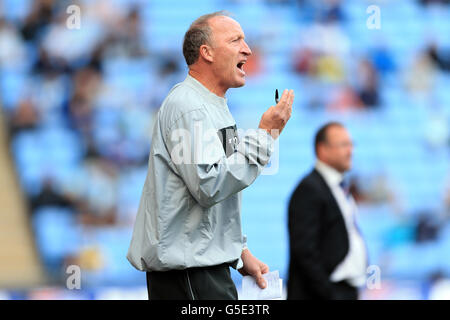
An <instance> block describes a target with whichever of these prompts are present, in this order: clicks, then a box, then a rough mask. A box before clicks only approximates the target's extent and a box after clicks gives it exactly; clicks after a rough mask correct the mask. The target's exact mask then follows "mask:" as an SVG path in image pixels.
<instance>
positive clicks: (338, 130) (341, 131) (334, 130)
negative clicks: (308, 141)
mask: <svg viewBox="0 0 450 320" xmlns="http://www.w3.org/2000/svg"><path fill="white" fill-rule="evenodd" d="M344 139H345V140H349V139H350V134H349V133H348V131H347V129H345V128H344V127H341V126H331V127H329V128H328V130H327V140H328V141H337V140H344Z"/></svg>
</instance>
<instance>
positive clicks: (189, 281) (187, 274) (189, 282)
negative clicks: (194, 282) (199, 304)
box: [186, 269, 195, 300]
mask: <svg viewBox="0 0 450 320" xmlns="http://www.w3.org/2000/svg"><path fill="white" fill-rule="evenodd" d="M186 276H187V282H188V287H189V292H190V293H191V297H192V300H195V297H194V291H192V286H191V279H190V278H189V271H188V270H187V269H186Z"/></svg>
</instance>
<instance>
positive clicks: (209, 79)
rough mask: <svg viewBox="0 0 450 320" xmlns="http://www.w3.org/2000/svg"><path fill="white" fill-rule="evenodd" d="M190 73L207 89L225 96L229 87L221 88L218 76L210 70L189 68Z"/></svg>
mask: <svg viewBox="0 0 450 320" xmlns="http://www.w3.org/2000/svg"><path fill="white" fill-rule="evenodd" d="M189 75H190V76H191V77H192V78H194V79H195V80H197V81H198V82H200V83H201V84H202V85H203V86H204V87H205V88H206V89H208V90H209V91H211V92H212V93H214V94H215V95H217V96H219V97H222V98H224V97H225V93H226V92H227V89H224V88H221V87H220V85H219V84H218V83H217V80H216V78H215V77H214V76H213V75H212V74H211V73H209V72H203V71H199V70H197V69H194V68H190V69H189Z"/></svg>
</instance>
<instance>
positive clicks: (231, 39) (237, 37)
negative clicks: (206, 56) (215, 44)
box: [227, 33, 245, 41]
mask: <svg viewBox="0 0 450 320" xmlns="http://www.w3.org/2000/svg"><path fill="white" fill-rule="evenodd" d="M240 39H245V36H244V35H243V34H241V33H239V34H234V35H232V36H230V37H229V38H228V39H227V40H228V41H233V40H240Z"/></svg>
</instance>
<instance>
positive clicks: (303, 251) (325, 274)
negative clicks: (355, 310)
mask: <svg viewBox="0 0 450 320" xmlns="http://www.w3.org/2000/svg"><path fill="white" fill-rule="evenodd" d="M289 244H290V261H289V279H288V283H287V285H288V289H287V290H288V296H287V298H288V299H335V298H336V294H337V293H336V287H335V286H334V285H333V283H332V282H331V281H330V280H329V278H330V275H331V273H332V272H333V270H334V269H335V268H336V266H337V265H338V264H339V263H340V262H341V261H342V260H343V259H344V258H345V256H346V255H347V252H348V250H349V240H348V235H347V229H346V226H345V221H344V218H343V216H342V214H341V211H340V209H339V206H338V204H337V202H336V200H335V198H334V196H333V194H332V193H331V190H330V188H329V187H328V185H327V184H326V182H325V180H324V179H323V177H322V176H321V175H320V173H319V172H318V171H317V170H315V169H314V170H313V171H312V172H311V173H310V174H309V175H307V176H306V177H305V178H304V179H303V180H302V181H301V182H300V184H299V185H298V187H297V188H296V190H295V191H294V193H293V194H292V196H291V199H290V202H289Z"/></svg>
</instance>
